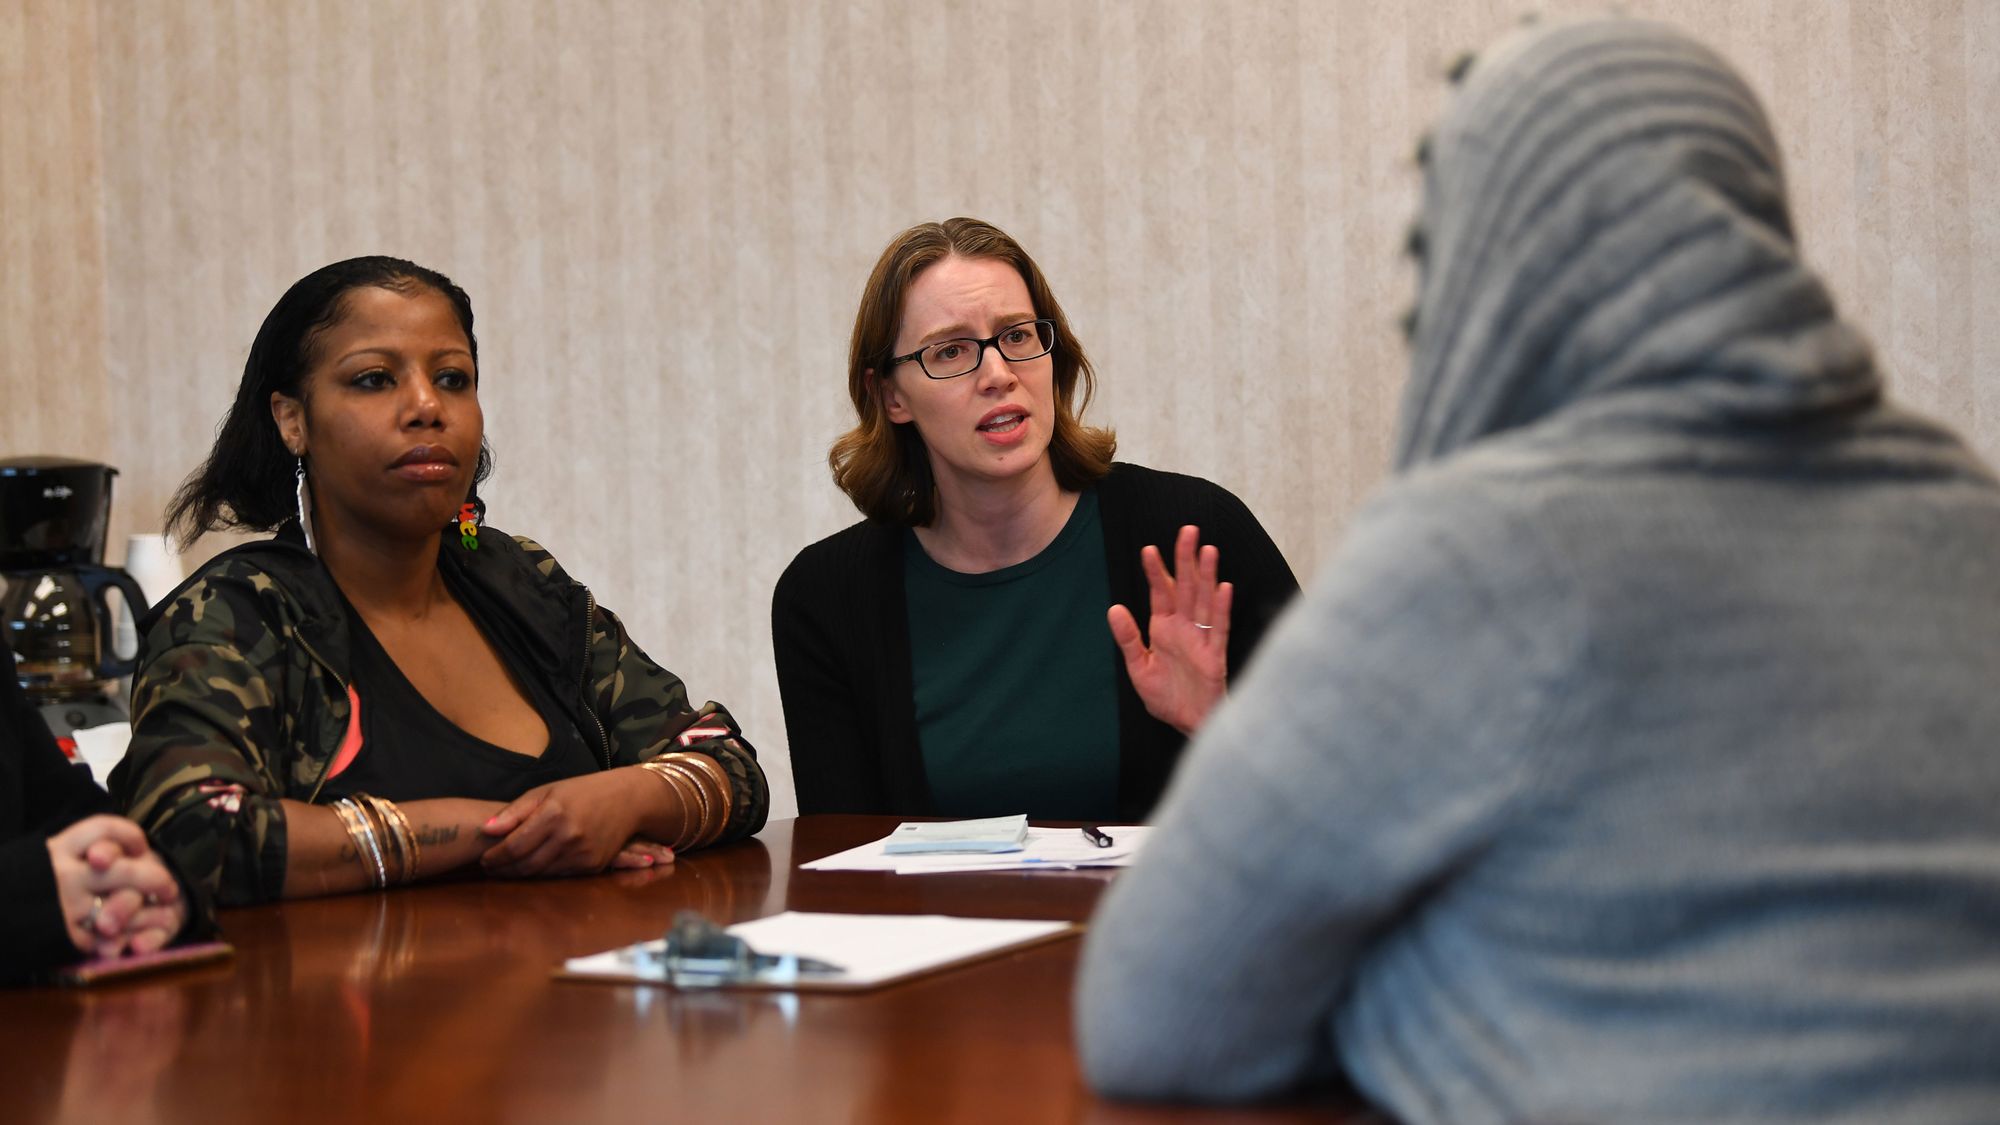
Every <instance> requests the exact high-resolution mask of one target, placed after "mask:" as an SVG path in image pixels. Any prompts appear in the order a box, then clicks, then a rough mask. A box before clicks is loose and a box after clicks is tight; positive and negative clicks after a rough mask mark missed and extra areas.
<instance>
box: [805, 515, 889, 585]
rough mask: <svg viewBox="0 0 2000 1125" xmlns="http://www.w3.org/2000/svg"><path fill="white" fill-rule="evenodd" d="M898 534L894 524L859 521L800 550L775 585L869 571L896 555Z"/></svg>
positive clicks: (878, 521)
mask: <svg viewBox="0 0 2000 1125" xmlns="http://www.w3.org/2000/svg"><path fill="white" fill-rule="evenodd" d="M902 533H903V529H902V528H900V527H897V526H895V525H894V524H888V523H883V522H882V521H880V520H860V521H858V522H856V523H853V524H850V525H848V526H847V527H844V528H842V529H840V530H839V531H836V532H834V533H833V534H832V535H829V536H827V537H826V538H824V539H821V540H819V541H817V542H815V543H809V544H807V545H806V546H804V547H802V548H800V549H799V553H798V554H797V555H794V556H793V557H792V561H791V564H790V565H789V566H787V567H785V573H784V576H783V577H781V578H780V579H779V582H780V583H784V582H786V581H793V582H796V581H799V580H801V579H802V578H804V577H805V576H806V575H810V574H828V575H845V574H849V573H852V572H854V571H855V570H856V569H862V570H868V569H872V568H873V567H874V566H876V565H877V564H879V563H880V562H881V561H882V560H883V559H884V558H887V557H891V556H893V555H894V554H895V553H896V551H897V548H898V546H899V545H900V544H901V542H902Z"/></svg>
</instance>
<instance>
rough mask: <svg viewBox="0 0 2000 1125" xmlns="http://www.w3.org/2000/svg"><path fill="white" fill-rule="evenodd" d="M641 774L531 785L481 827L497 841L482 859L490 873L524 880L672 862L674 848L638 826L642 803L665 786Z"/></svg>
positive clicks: (619, 771) (626, 772) (591, 776)
mask: <svg viewBox="0 0 2000 1125" xmlns="http://www.w3.org/2000/svg"><path fill="white" fill-rule="evenodd" d="M644 774H645V771H644V770H639V769H633V768H627V769H616V770H605V771H603V772H601V773H591V774H584V775H583V776H581V777H571V778H565V779H563V780H561V781H552V782H550V783H548V784H547V785H538V786H536V787H535V788H533V789H530V790H528V791H527V792H526V793H523V794H521V795H520V796H519V797H516V798H515V799H514V800H513V801H511V802H509V803H508V804H507V805H506V806H505V807H503V808H502V809H501V810H500V811H499V812H497V813H494V814H493V815H492V816H491V817H489V818H488V819H487V820H486V821H485V823H483V824H481V825H480V826H479V830H480V831H481V832H482V833H484V834H486V835H487V836H490V837H493V838H494V840H495V843H494V844H493V845H492V846H491V847H489V848H487V849H486V852H485V854H484V855H482V856H481V857H480V860H479V863H480V866H481V867H483V868H485V869H486V872H487V873H488V874H490V875H498V876H501V877H503V878H510V879H527V878H536V877H542V876H551V875H588V874H592V873H594V872H598V871H602V870H604V869H605V868H607V867H611V868H639V867H653V866H655V865H658V864H663V863H672V862H673V859H674V852H673V849H672V848H669V847H667V846H666V845H664V844H658V843H655V842H653V841H652V840H650V839H648V838H646V837H645V836H644V835H642V834H641V831H640V830H641V828H642V827H643V826H644V823H645V810H646V807H647V804H646V802H648V801H649V800H654V799H658V798H660V797H661V796H663V795H664V793H665V789H664V787H663V786H661V785H660V783H659V782H658V781H657V780H656V779H654V778H652V777H650V776H644ZM635 775H636V776H635Z"/></svg>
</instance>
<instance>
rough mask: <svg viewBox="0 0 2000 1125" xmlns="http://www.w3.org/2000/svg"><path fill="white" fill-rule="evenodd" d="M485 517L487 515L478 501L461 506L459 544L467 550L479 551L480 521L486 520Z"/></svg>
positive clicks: (459, 510)
mask: <svg viewBox="0 0 2000 1125" xmlns="http://www.w3.org/2000/svg"><path fill="white" fill-rule="evenodd" d="M485 515H486V513H485V512H484V511H482V510H481V508H480V505H479V502H478V501H476V500H468V501H466V502H465V503H464V504H462V505H460V506H459V509H458V542H459V544H460V545H461V546H463V547H464V548H465V549H466V550H468V551H477V550H478V549H479V521H480V520H481V519H483V518H485Z"/></svg>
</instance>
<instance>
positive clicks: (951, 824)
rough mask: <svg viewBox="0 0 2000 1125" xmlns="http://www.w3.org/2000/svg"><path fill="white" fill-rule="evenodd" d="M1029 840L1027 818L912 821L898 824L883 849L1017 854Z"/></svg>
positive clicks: (912, 852)
mask: <svg viewBox="0 0 2000 1125" xmlns="http://www.w3.org/2000/svg"><path fill="white" fill-rule="evenodd" d="M1027 839H1028V818H1027V816H1026V815H1025V814H1021V815H1016V816H989V817H986V818H985V819H983V820H913V821H910V822H909V823H907V824H898V825H897V826H896V830H895V831H894V832H891V833H889V838H888V839H887V840H885V841H883V844H882V850H883V851H884V852H886V853H888V854H890V855H967V854H981V853H993V852H1018V851H1020V850H1021V847H1022V845H1023V844H1025V843H1026V842H1027Z"/></svg>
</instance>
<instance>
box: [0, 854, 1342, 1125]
mask: <svg viewBox="0 0 2000 1125" xmlns="http://www.w3.org/2000/svg"><path fill="white" fill-rule="evenodd" d="M894 824H895V819H894V818H888V817H846V816H820V817H804V818H801V819H799V820H796V821H778V822H775V823H773V824H772V825H770V826H769V827H768V828H766V829H765V830H764V832H763V833H762V834H761V835H760V836H759V837H758V838H757V839H755V840H750V841H745V842H743V843H740V844H735V845H732V846H730V847H726V848H720V849H716V850H715V851H713V852H708V853H700V854H696V855H692V856H689V857H687V858H685V859H682V860H680V861H679V862H678V863H677V864H675V865H673V866H672V867H669V868H664V869H659V870H650V871H637V872H627V873H620V874H610V875H602V876H598V877H595V878H589V879H569V880H553V881H548V882H524V883H500V882H480V881H468V882H456V883H442V884H436V885H430V886H422V887H413V888H406V889H403V890H399V891H395V892H392V893H389V894H357V895H347V896H343V897H340V898H329V899H319V900H312V901H305V902H297V903H285V904H282V905H277V906H262V907H252V908H248V909H243V910H234V911H229V912H226V913H225V914H224V916H223V927H224V929H225V931H226V936H227V937H228V939H229V941H230V942H231V943H233V944H234V945H235V946H236V948H237V953H236V956H235V957H234V958H233V959H232V960H230V961H227V962H221V963H217V964H213V965H207V966H200V967H195V968H189V969H183V970H180V971H178V972H174V973H171V974H167V975H160V976H154V977H149V978H139V979H135V980H131V981H126V982H122V983H113V984H107V985H102V986H99V987H97V988H94V989H89V990H63V989H47V988H44V989H33V990H13V991H0V1120H5V1121H9V1122H14V1121H19V1122H41V1121H66V1122H68V1121H74V1122H89V1123H91V1125H98V1123H102V1122H190V1123H192V1122H201V1123H203V1125H207V1123H209V1122H231V1121H249V1122H258V1123H260V1125H305V1123H308V1122H317V1121H341V1122H354V1121H377V1120H381V1121H426V1122H430V1121H440V1122H441V1121H478V1122H480V1123H481V1125H499V1123H503V1122H574V1121H621V1122H632V1121H654V1120H675V1121H692V1122H704V1123H716V1125H721V1123H724V1122H738V1121H746V1122H747V1121H756V1122H766V1121H807V1122H822V1121H825V1122H905V1121H909V1122H919V1121H921V1122H950V1121H1007V1122H1105V1123H1118V1122H1144V1121H1155V1120H1160V1121H1175V1122H1189V1123H1194V1122H1223V1121H1243V1122H1290V1121H1358V1120H1367V1119H1369V1118H1368V1115H1366V1114H1365V1113H1364V1112H1363V1111H1362V1110H1361V1109H1360V1108H1359V1107H1358V1106H1357V1105H1356V1103H1354V1102H1352V1101H1347V1100H1340V1099H1339V1098H1338V1097H1334V1098H1332V1100H1329V1099H1328V1098H1321V1099H1318V1100H1317V1101H1309V1102H1304V1103H1298V1104H1293V1105H1289V1106H1284V1107H1278V1108H1269V1109H1259V1110H1236V1111H1229V1110H1202V1109H1185V1108H1174V1107H1161V1106H1122V1105H1116V1104H1113V1103H1107V1102H1103V1101H1100V1100H1099V1099H1097V1098H1095V1097H1093V1096H1092V1095H1091V1094H1090V1093H1089V1092H1088V1091H1086V1090H1085V1089H1084V1088H1083V1086H1082V1083H1081V1081H1080V1079H1079V1078H1078V1074H1077V1066H1076V1053H1075V1047H1074V1042H1073V1040H1072V1037H1071V1032H1070V991H1071V984H1070V982H1071V977H1072V975H1073V974H1074V972H1075V969H1076V958H1077V950H1078V942H1077V940H1075V939H1073V938H1072V939H1064V940H1061V941H1057V942H1053V943H1048V944H1044V945H1041V946H1037V947H1032V948H1028V949H1025V950H1021V951H1018V952H1015V953H1012V954H1005V955H1002V956H999V957H996V958H993V959H990V960H987V961H982V962H979V963H976V964H971V965H966V966H962V967H960V968H956V969H950V970H946V971H944V972H941V973H936V974H933V975H930V976H927V977H922V978H919V979H916V980H911V981H906V982H903V983H900V984H894V985H889V986H887V987H885V988H882V989H879V990H876V991H872V992H864V993H857V994H848V995H831V994H780V993H751V992H710V993H686V992H681V993H676V992H669V991H667V990H664V989H660V988H653V987H640V986H629V985H614V984H604V983H596V982H576V981H557V980H553V979H551V977H550V971H551V970H552V969H553V968H554V967H555V966H556V965H558V964H559V963H560V962H561V961H562V960H563V959H564V958H567V957H573V956H579V955H582V954H586V953H595V952H598V951H600V950H604V949H609V948H612V947H614V946H620V945H626V944H629V943H631V942H634V941H638V940H641V939H644V938H652V937H658V936H659V935H661V934H662V933H664V932H665V930H666V927H667V924H668V922H669V920H670V919H671V918H672V916H673V914H674V911H676V910H677V909H679V908H681V907H694V908H696V909H699V910H702V911H704V912H706V913H707V914H708V915H709V916H710V917H712V918H715V919H716V920H718V921H727V922H738V921H744V920H747V919H750V918H757V917H761V916H763V915H767V914H774V913H777V912H779V911H781V910H788V909H789V910H803V911H837V912H849V913H863V912H870V913H885V914H954V915H962V916H972V917H992V918H1048V919H1066V920H1074V921H1082V920H1084V919H1086V918H1087V917H1088V916H1089V913H1090V910H1091V908H1092V906H1093V905H1094V904H1095V903H1096V901H1097V898H1098V896H1099V894H1100V893H1101V892H1102V891H1103V889H1104V887H1105V885H1106V883H1107V882H1108V879H1109V876H1108V875H1107V874H1104V873H1088V872H1086V873H1052V872H1036V873H1033V874H1019V873H1014V874H992V875H963V874H961V875H932V876H898V875H893V874H886V873H863V872H811V871H799V870H797V867H798V865H799V864H800V863H802V862H805V861H807V860H811V859H816V858H818V857H820V856H823V855H829V854H831V853H833V852H836V851H840V850H842V849H844V848H848V847H852V846H854V845H856V844H861V843H865V842H867V841H868V840H871V839H875V838H878V837H880V836H883V835H886V834H887V833H888V831H889V829H890V828H891V827H892V826H893V825H894Z"/></svg>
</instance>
